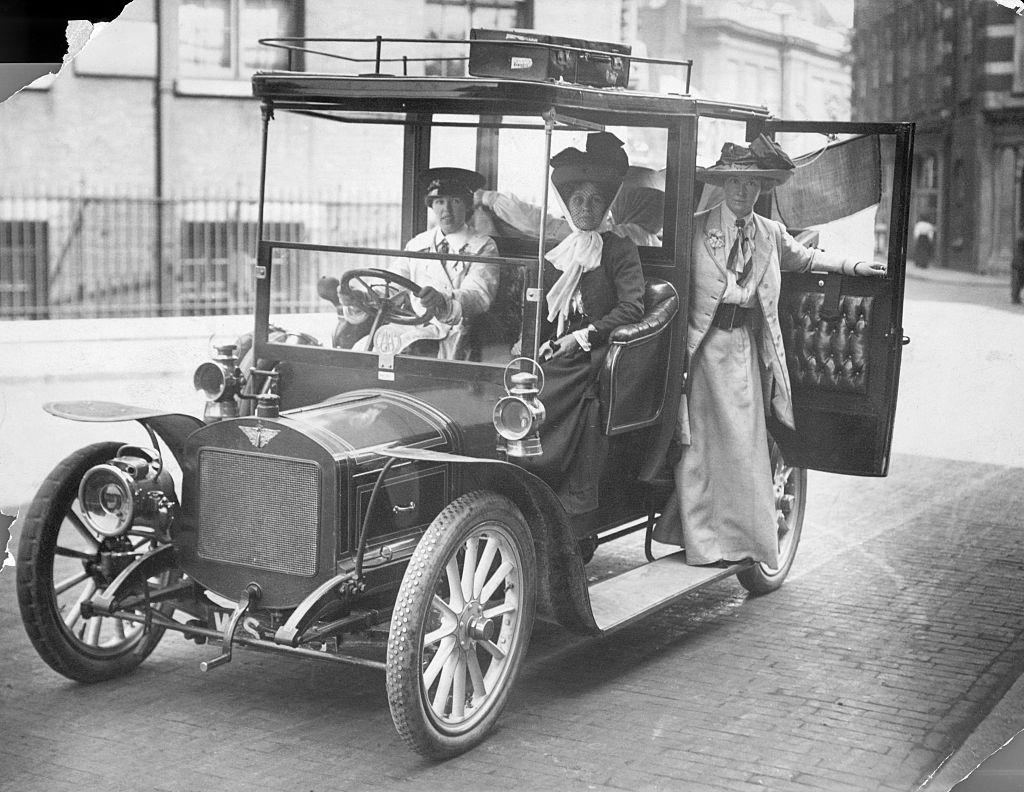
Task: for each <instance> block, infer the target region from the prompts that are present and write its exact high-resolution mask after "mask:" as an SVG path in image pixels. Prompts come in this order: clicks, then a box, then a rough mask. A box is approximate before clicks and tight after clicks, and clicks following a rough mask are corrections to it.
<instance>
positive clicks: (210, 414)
mask: <svg viewBox="0 0 1024 792" xmlns="http://www.w3.org/2000/svg"><path fill="white" fill-rule="evenodd" d="M214 349H215V350H216V354H215V355H214V358H213V360H208V361H207V362H205V363H201V364H200V365H199V367H198V368H197V369H196V372H195V374H194V375H193V376H192V384H193V386H195V389H196V390H197V391H202V392H203V395H204V396H206V408H205V409H204V410H203V420H204V421H205V422H206V423H214V422H216V421H220V420H222V419H224V418H237V417H238V400H237V399H236V398H235V397H236V396H237V395H238V394H239V393H240V392H241V390H242V372H241V371H240V370H239V368H238V359H237V358H236V357H235V353H236V351H237V349H238V347H237V346H236V345H235V344H222V345H219V346H216V347H214Z"/></svg>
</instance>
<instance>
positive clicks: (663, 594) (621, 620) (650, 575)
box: [590, 551, 751, 633]
mask: <svg viewBox="0 0 1024 792" xmlns="http://www.w3.org/2000/svg"><path fill="white" fill-rule="evenodd" d="M749 566H751V562H750V561H743V562H741V563H738V564H732V565H730V566H727V567H699V566H687V564H686V554H685V553H683V552H682V551H680V552H677V553H673V554H672V555H667V556H664V557H662V558H659V559H658V560H656V561H652V562H650V563H649V564H644V565H643V566H638V567H636V568H635V569H631V570H629V571H628V572H623V573H622V574H621V575H616V576H615V577H611V578H607V579H605V580H601V581H599V582H597V583H595V584H594V585H592V586H591V587H590V608H591V610H592V612H593V614H594V621H595V622H596V623H597V626H598V627H599V628H600V629H601V631H602V632H606V633H607V632H611V631H612V630H617V629H619V628H621V627H625V626H626V625H628V624H632V623H633V622H634V621H636V620H637V619H641V618H643V617H644V616H647V615H648V614H650V613H653V612H654V611H657V610H660V609H661V608H664V607H665V606H667V605H670V604H671V603H673V602H674V601H675V600H677V599H679V598H681V597H682V596H684V595H685V594H688V593H690V592H691V591H695V590H697V589H699V588H703V587H704V586H706V585H708V584H710V583H714V582H715V581H718V580H722V579H723V578H727V577H730V576H732V575H735V574H736V573H737V572H739V571H741V570H743V569H746V568H747V567H749Z"/></svg>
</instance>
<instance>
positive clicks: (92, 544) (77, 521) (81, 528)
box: [67, 511, 100, 553]
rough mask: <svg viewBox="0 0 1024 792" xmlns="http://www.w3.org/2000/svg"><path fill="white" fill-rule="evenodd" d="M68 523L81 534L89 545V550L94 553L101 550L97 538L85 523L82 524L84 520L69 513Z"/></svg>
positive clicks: (71, 512)
mask: <svg viewBox="0 0 1024 792" xmlns="http://www.w3.org/2000/svg"><path fill="white" fill-rule="evenodd" d="M67 517H68V522H70V523H71V524H72V525H73V526H74V528H75V530H76V531H78V533H79V534H81V536H82V538H83V539H84V540H85V541H86V544H88V545H89V549H90V550H92V551H93V552H94V553H95V552H96V551H97V550H99V549H100V543H99V542H98V541H97V540H96V537H95V536H93V535H92V531H90V530H89V529H88V528H86V527H85V523H84V522H82V518H81V517H79V516H78V515H77V514H75V513H74V512H73V511H69V512H68V515H67Z"/></svg>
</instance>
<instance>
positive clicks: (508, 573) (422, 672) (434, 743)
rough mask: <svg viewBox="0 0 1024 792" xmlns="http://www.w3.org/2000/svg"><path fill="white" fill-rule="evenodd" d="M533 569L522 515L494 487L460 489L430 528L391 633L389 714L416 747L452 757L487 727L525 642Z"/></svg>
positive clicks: (399, 601)
mask: <svg viewBox="0 0 1024 792" xmlns="http://www.w3.org/2000/svg"><path fill="white" fill-rule="evenodd" d="M536 567H537V564H536V557H535V554H534V547H533V539H532V536H531V534H530V530H529V528H528V527H527V525H526V521H525V519H524V518H523V515H522V513H521V512H520V511H519V509H518V508H517V507H516V506H515V504H513V503H512V502H511V501H509V500H508V499H507V498H504V497H501V496H499V495H496V494H494V493H489V492H474V493H470V494H468V495H464V496H463V497H461V498H459V499H458V500H456V501H454V502H453V503H452V504H450V505H449V506H448V507H447V508H446V509H445V510H444V511H443V512H441V514H439V515H438V516H437V518H436V519H435V520H434V522H433V523H432V524H431V526H430V528H428V529H427V531H426V533H425V534H424V535H423V538H422V539H421V540H420V543H419V545H418V546H417V548H416V551H415V553H414V554H413V557H412V560H411V561H410V562H409V567H408V569H407V570H406V572H405V577H404V578H403V580H402V586H401V588H400V590H399V592H398V599H397V601H396V604H395V610H394V614H393V616H392V620H391V631H390V635H389V637H388V655H387V689H388V701H389V704H390V706H391V715H392V717H393V718H394V721H395V727H396V728H397V729H398V732H399V734H401V735H402V737H403V739H404V740H405V741H406V743H408V745H409V746H410V747H411V748H412V749H413V750H415V751H417V752H418V753H420V754H423V755H424V756H428V757H432V758H444V757H449V756H454V755H456V754H459V753H462V752H463V751H466V750H468V749H469V748H472V747H473V746H474V745H476V744H477V743H479V742H480V741H481V740H483V738H484V737H485V736H486V735H487V733H488V732H489V731H490V729H491V728H492V727H493V725H494V723H495V721H496V720H497V718H498V716H499V714H500V713H501V710H502V709H503V708H504V706H505V703H506V701H507V699H508V695H509V691H510V689H511V688H512V685H513V683H514V682H515V679H516V676H517V674H518V672H519V669H520V666H521V665H522V662H523V657H524V656H525V654H526V648H527V645H528V643H529V640H530V632H531V629H532V626H533V616H534V608H535V603H536V578H537V572H536Z"/></svg>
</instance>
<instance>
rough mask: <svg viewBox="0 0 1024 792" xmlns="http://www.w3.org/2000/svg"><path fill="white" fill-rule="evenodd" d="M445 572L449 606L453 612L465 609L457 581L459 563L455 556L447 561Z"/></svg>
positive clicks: (458, 580)
mask: <svg viewBox="0 0 1024 792" xmlns="http://www.w3.org/2000/svg"><path fill="white" fill-rule="evenodd" d="M445 571H446V572H447V573H448V591H449V596H448V598H449V600H450V601H451V606H452V608H453V609H454V610H456V611H461V610H462V609H463V608H464V607H466V600H465V599H464V598H463V596H462V581H461V580H460V579H459V561H458V559H457V558H455V556H452V557H451V558H449V559H448V564H447V565H446V566H445Z"/></svg>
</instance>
